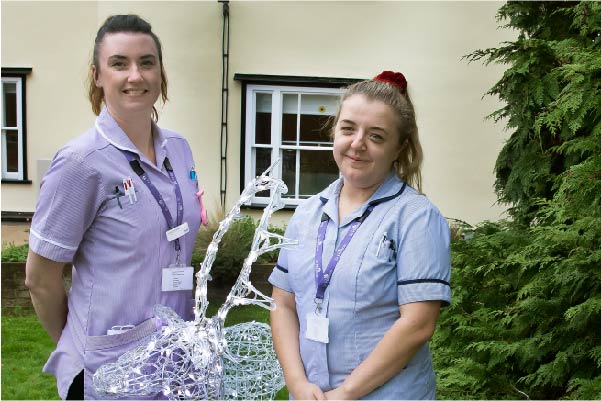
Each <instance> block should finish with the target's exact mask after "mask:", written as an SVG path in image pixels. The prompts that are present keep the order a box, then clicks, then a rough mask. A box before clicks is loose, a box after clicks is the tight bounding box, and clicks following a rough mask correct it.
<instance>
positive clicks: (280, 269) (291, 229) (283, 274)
mask: <svg viewBox="0 0 601 401" xmlns="http://www.w3.org/2000/svg"><path fill="white" fill-rule="evenodd" d="M297 232H298V230H297V229H296V223H295V218H294V216H292V218H291V219H290V222H289V223H288V226H287V227H286V232H285V233H284V237H286V238H288V239H294V240H296V239H298V238H297V237H298V234H297ZM289 255H290V249H286V248H282V249H280V254H279V256H278V261H277V264H276V266H275V267H274V269H273V272H272V273H271V275H270V276H269V280H268V281H269V283H271V285H273V286H274V287H278V288H281V289H282V290H284V291H288V292H294V291H292V288H291V287H290V283H289V281H288V277H289V275H288V266H289V264H288V257H289Z"/></svg>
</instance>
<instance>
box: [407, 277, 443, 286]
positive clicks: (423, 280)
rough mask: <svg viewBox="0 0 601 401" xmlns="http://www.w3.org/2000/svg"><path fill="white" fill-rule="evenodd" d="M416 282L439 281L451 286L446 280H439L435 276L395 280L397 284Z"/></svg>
mask: <svg viewBox="0 0 601 401" xmlns="http://www.w3.org/2000/svg"><path fill="white" fill-rule="evenodd" d="M417 283H440V284H444V285H448V286H449V287H450V286H451V285H450V284H449V283H448V282H447V281H444V280H439V279H437V278H420V279H417V280H405V281H397V282H396V284H397V285H406V284H417Z"/></svg>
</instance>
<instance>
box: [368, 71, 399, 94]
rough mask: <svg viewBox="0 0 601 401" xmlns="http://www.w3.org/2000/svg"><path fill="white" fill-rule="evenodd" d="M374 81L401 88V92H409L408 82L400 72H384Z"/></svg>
mask: <svg viewBox="0 0 601 401" xmlns="http://www.w3.org/2000/svg"><path fill="white" fill-rule="evenodd" d="M373 80H374V81H379V82H387V83H389V84H392V85H394V86H396V87H397V88H399V89H400V90H401V92H404V91H405V90H407V80H406V79H405V76H404V75H403V74H401V73H400V72H394V71H382V72H381V73H379V74H378V75H376V77H375V78H374V79H373Z"/></svg>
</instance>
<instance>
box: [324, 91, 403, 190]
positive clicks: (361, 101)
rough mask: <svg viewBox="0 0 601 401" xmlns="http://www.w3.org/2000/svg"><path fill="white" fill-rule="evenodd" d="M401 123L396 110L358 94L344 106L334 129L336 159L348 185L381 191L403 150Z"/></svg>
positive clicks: (348, 99)
mask: <svg viewBox="0 0 601 401" xmlns="http://www.w3.org/2000/svg"><path fill="white" fill-rule="evenodd" d="M398 127H399V122H398V119H397V117H396V116H395V114H394V112H393V110H392V108H391V107H390V106H388V105H387V104H385V103H383V102H381V101H379V100H372V99H370V98H368V97H367V96H365V95H362V94H355V95H352V96H350V97H349V98H347V99H346V100H345V101H344V103H343V104H342V106H341V109H340V114H339V118H338V122H337V123H336V126H335V127H334V150H333V153H334V160H335V161H336V164H337V165H338V168H339V169H340V172H341V174H342V176H343V177H344V183H345V185H350V186H352V187H354V188H357V189H359V188H360V189H369V188H374V189H375V188H377V186H379V185H380V184H381V183H382V182H384V180H385V179H386V176H387V175H388V173H389V172H390V169H391V168H392V165H393V164H394V161H395V160H396V159H397V157H398V155H399V152H400V150H401V145H400V138H399V132H398V131H399V128H398Z"/></svg>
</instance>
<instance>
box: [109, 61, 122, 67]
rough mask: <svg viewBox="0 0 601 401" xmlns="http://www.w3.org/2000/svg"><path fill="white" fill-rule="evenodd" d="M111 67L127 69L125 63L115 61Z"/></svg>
mask: <svg viewBox="0 0 601 401" xmlns="http://www.w3.org/2000/svg"><path fill="white" fill-rule="evenodd" d="M111 67H114V68H121V67H125V63H124V62H123V61H115V62H113V63H112V64H111Z"/></svg>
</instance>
